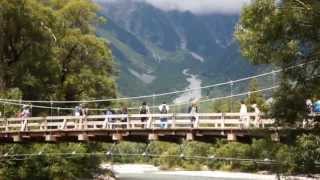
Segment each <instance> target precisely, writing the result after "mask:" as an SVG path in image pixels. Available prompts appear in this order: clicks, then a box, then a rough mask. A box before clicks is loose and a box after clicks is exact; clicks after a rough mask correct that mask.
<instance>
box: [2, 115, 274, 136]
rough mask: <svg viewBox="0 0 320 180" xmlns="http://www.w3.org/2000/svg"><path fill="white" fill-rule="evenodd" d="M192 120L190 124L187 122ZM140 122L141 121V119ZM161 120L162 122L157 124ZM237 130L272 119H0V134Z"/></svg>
mask: <svg viewBox="0 0 320 180" xmlns="http://www.w3.org/2000/svg"><path fill="white" fill-rule="evenodd" d="M191 117H194V118H193V120H191V119H192V118H191ZM142 118H144V119H145V121H142V120H141V119H142ZM163 118H165V119H166V122H161V119H163ZM162 123H163V124H164V127H165V128H171V129H172V128H174V129H181V128H183V129H186V128H207V129H225V128H228V129H241V128H246V129H248V128H264V127H266V126H272V124H273V123H274V121H273V120H272V119H266V118H263V116H260V115H258V114H256V113H247V114H246V115H241V114H240V113H198V114H194V115H191V114H187V113H178V114H175V113H169V114H146V115H143V114H129V115H122V114H119V115H89V116H48V117H29V118H7V119H5V118H2V119H1V118H0V131H1V132H17V131H60V130H64V131H67V130H94V129H143V128H147V129H157V128H162V126H161V124H162Z"/></svg>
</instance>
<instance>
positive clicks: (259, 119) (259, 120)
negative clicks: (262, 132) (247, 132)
mask: <svg viewBox="0 0 320 180" xmlns="http://www.w3.org/2000/svg"><path fill="white" fill-rule="evenodd" d="M251 107H252V108H253V110H254V113H255V122H256V127H260V126H261V124H262V122H261V118H260V115H261V111H260V109H259V108H258V105H257V104H253V105H252V106H251Z"/></svg>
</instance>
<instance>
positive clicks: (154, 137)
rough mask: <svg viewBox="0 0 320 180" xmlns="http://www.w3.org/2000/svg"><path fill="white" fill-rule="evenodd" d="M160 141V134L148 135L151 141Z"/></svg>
mask: <svg viewBox="0 0 320 180" xmlns="http://www.w3.org/2000/svg"><path fill="white" fill-rule="evenodd" d="M158 139H159V136H158V134H154V133H151V134H149V135H148V140H149V141H157V140H158Z"/></svg>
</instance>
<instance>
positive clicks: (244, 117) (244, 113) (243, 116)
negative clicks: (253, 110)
mask: <svg viewBox="0 0 320 180" xmlns="http://www.w3.org/2000/svg"><path fill="white" fill-rule="evenodd" d="M246 121H248V109H247V105H246V104H245V103H244V101H241V105H240V127H241V128H242V127H243V123H244V122H246Z"/></svg>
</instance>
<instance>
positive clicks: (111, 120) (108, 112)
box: [105, 108, 114, 129]
mask: <svg viewBox="0 0 320 180" xmlns="http://www.w3.org/2000/svg"><path fill="white" fill-rule="evenodd" d="M113 114H114V111H113V110H112V109H111V108H108V109H107V110H106V113H105V115H106V117H105V122H106V123H107V128H110V129H113V124H112V123H114V118H112V117H110V116H112V115H113Z"/></svg>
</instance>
